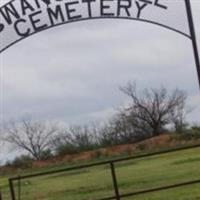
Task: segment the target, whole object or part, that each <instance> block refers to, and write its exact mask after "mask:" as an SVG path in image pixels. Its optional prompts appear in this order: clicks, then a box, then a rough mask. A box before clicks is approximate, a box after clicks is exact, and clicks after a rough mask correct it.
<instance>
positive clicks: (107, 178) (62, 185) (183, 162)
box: [0, 148, 200, 200]
mask: <svg viewBox="0 0 200 200" xmlns="http://www.w3.org/2000/svg"><path fill="white" fill-rule="evenodd" d="M43 170H44V169H43ZM116 173H117V177H118V184H119V188H120V194H124V193H128V192H135V191H139V190H143V189H150V188H154V187H160V186H164V185H169V184H174V183H180V182H183V181H190V180H197V179H200V148H197V149H191V150H184V151H181V152H175V153H168V154H164V155H161V156H153V157H149V158H146V159H138V160H134V161H133V160H132V161H124V162H121V163H118V164H116ZM7 179H8V177H0V187H1V189H2V191H3V200H8V199H11V198H10V196H9V195H10V194H9V190H8V183H7ZM15 186H16V187H15V192H16V194H18V189H17V184H16V185H15ZM113 195H114V193H113V186H112V179H111V173H110V168H109V166H107V165H105V166H98V167H92V168H89V169H82V170H77V171H71V172H66V173H60V174H53V175H48V176H43V177H39V178H32V179H27V180H23V181H22V182H21V200H93V199H98V198H103V197H108V196H113ZM123 200H200V184H196V185H191V186H185V187H181V188H177V189H170V190H165V191H160V192H154V193H149V194H146V195H138V196H134V197H129V198H123Z"/></svg>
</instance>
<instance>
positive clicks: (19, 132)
mask: <svg viewBox="0 0 200 200" xmlns="http://www.w3.org/2000/svg"><path fill="white" fill-rule="evenodd" d="M4 131H5V133H6V137H5V138H4V140H5V141H7V142H9V143H10V144H11V145H12V146H13V147H14V148H19V149H21V150H25V151H26V152H28V153H29V154H31V155H32V156H33V157H34V158H35V159H37V160H40V159H42V156H43V155H44V154H43V153H44V152H45V151H47V150H48V149H49V147H50V144H51V140H52V137H53V135H54V134H55V133H56V131H57V126H56V125H55V124H51V123H47V122H40V121H33V120H31V119H23V120H22V121H21V122H19V123H17V122H14V121H12V122H10V123H8V124H7V125H6V127H5V129H4Z"/></svg>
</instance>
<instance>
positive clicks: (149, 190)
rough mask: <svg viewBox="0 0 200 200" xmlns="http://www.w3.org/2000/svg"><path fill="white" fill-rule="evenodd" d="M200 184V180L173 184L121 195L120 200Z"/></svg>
mask: <svg viewBox="0 0 200 200" xmlns="http://www.w3.org/2000/svg"><path fill="white" fill-rule="evenodd" d="M199 183H200V179H199V180H195V181H188V182H183V183H177V184H173V185H167V186H163V187H158V188H153V189H148V190H142V191H138V192H132V193H129V194H123V195H120V198H124V197H130V196H136V195H141V194H147V193H152V192H158V191H162V190H169V189H174V188H179V187H183V186H188V185H193V184H199Z"/></svg>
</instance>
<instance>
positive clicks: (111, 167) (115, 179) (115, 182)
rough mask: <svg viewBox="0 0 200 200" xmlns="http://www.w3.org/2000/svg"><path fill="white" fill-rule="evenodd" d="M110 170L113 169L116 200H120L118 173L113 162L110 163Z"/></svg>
mask: <svg viewBox="0 0 200 200" xmlns="http://www.w3.org/2000/svg"><path fill="white" fill-rule="evenodd" d="M110 169H111V174H112V180H113V187H114V189H115V196H116V200H120V196H119V188H118V184H117V177H116V172H115V166H114V163H113V162H110Z"/></svg>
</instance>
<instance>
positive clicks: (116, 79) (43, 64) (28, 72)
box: [0, 0, 200, 160]
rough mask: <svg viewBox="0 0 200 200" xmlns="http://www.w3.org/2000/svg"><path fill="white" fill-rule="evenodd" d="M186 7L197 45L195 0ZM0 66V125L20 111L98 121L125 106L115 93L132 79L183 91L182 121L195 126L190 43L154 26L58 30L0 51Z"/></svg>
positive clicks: (105, 23) (99, 23)
mask: <svg viewBox="0 0 200 200" xmlns="http://www.w3.org/2000/svg"><path fill="white" fill-rule="evenodd" d="M169 1H172V0H169ZM176 1H181V0H176ZM4 2H6V0H4ZM1 4H3V1H2V0H1ZM1 4H0V5H1ZM192 8H193V12H194V21H195V27H196V33H197V42H198V44H199V45H200V42H199V41H200V1H199V0H192ZM177 12H178V10H177ZM174 20H175V19H174ZM0 67H1V122H3V121H7V120H10V119H19V118H21V117H23V116H24V115H26V114H30V115H32V116H33V118H36V119H54V120H61V121H64V122H66V123H73V124H78V123H87V122H89V121H94V120H99V119H100V120H104V119H105V118H106V117H108V116H110V115H111V114H112V113H113V110H114V109H115V108H116V107H118V106H119V105H122V104H124V103H125V102H127V100H128V99H127V98H126V96H124V95H123V94H122V93H120V91H119V89H118V88H119V86H123V85H125V84H126V83H127V82H128V81H131V80H136V81H137V84H138V87H139V88H145V87H159V86H160V85H163V86H166V87H167V88H168V89H174V88H177V87H178V88H179V89H183V90H185V91H186V92H187V93H188V95H189V98H188V104H189V105H190V106H191V107H194V108H195V110H194V111H193V113H191V114H190V115H189V116H188V120H190V121H191V122H200V117H199V116H200V103H199V102H200V92H199V86H198V80H197V73H196V68H195V63H194V58H193V52H192V46H191V41H190V40H188V39H187V38H185V37H183V36H181V35H179V34H176V33H174V32H172V31H169V30H166V29H163V28H160V27H158V26H155V25H151V24H144V23H141V22H135V21H125V20H95V21H87V22H80V23H79V22H78V23H74V24H68V25H64V26H60V27H57V28H54V29H50V30H48V31H44V32H41V33H39V34H36V35H34V36H32V37H30V38H27V39H25V40H23V41H22V42H20V43H18V44H16V45H15V46H13V47H11V48H10V49H8V50H7V51H5V52H3V53H2V54H1V55H0ZM1 149H2V148H1ZM4 151H5V149H4V150H0V160H1V159H5V152H4ZM3 154H4V156H3Z"/></svg>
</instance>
